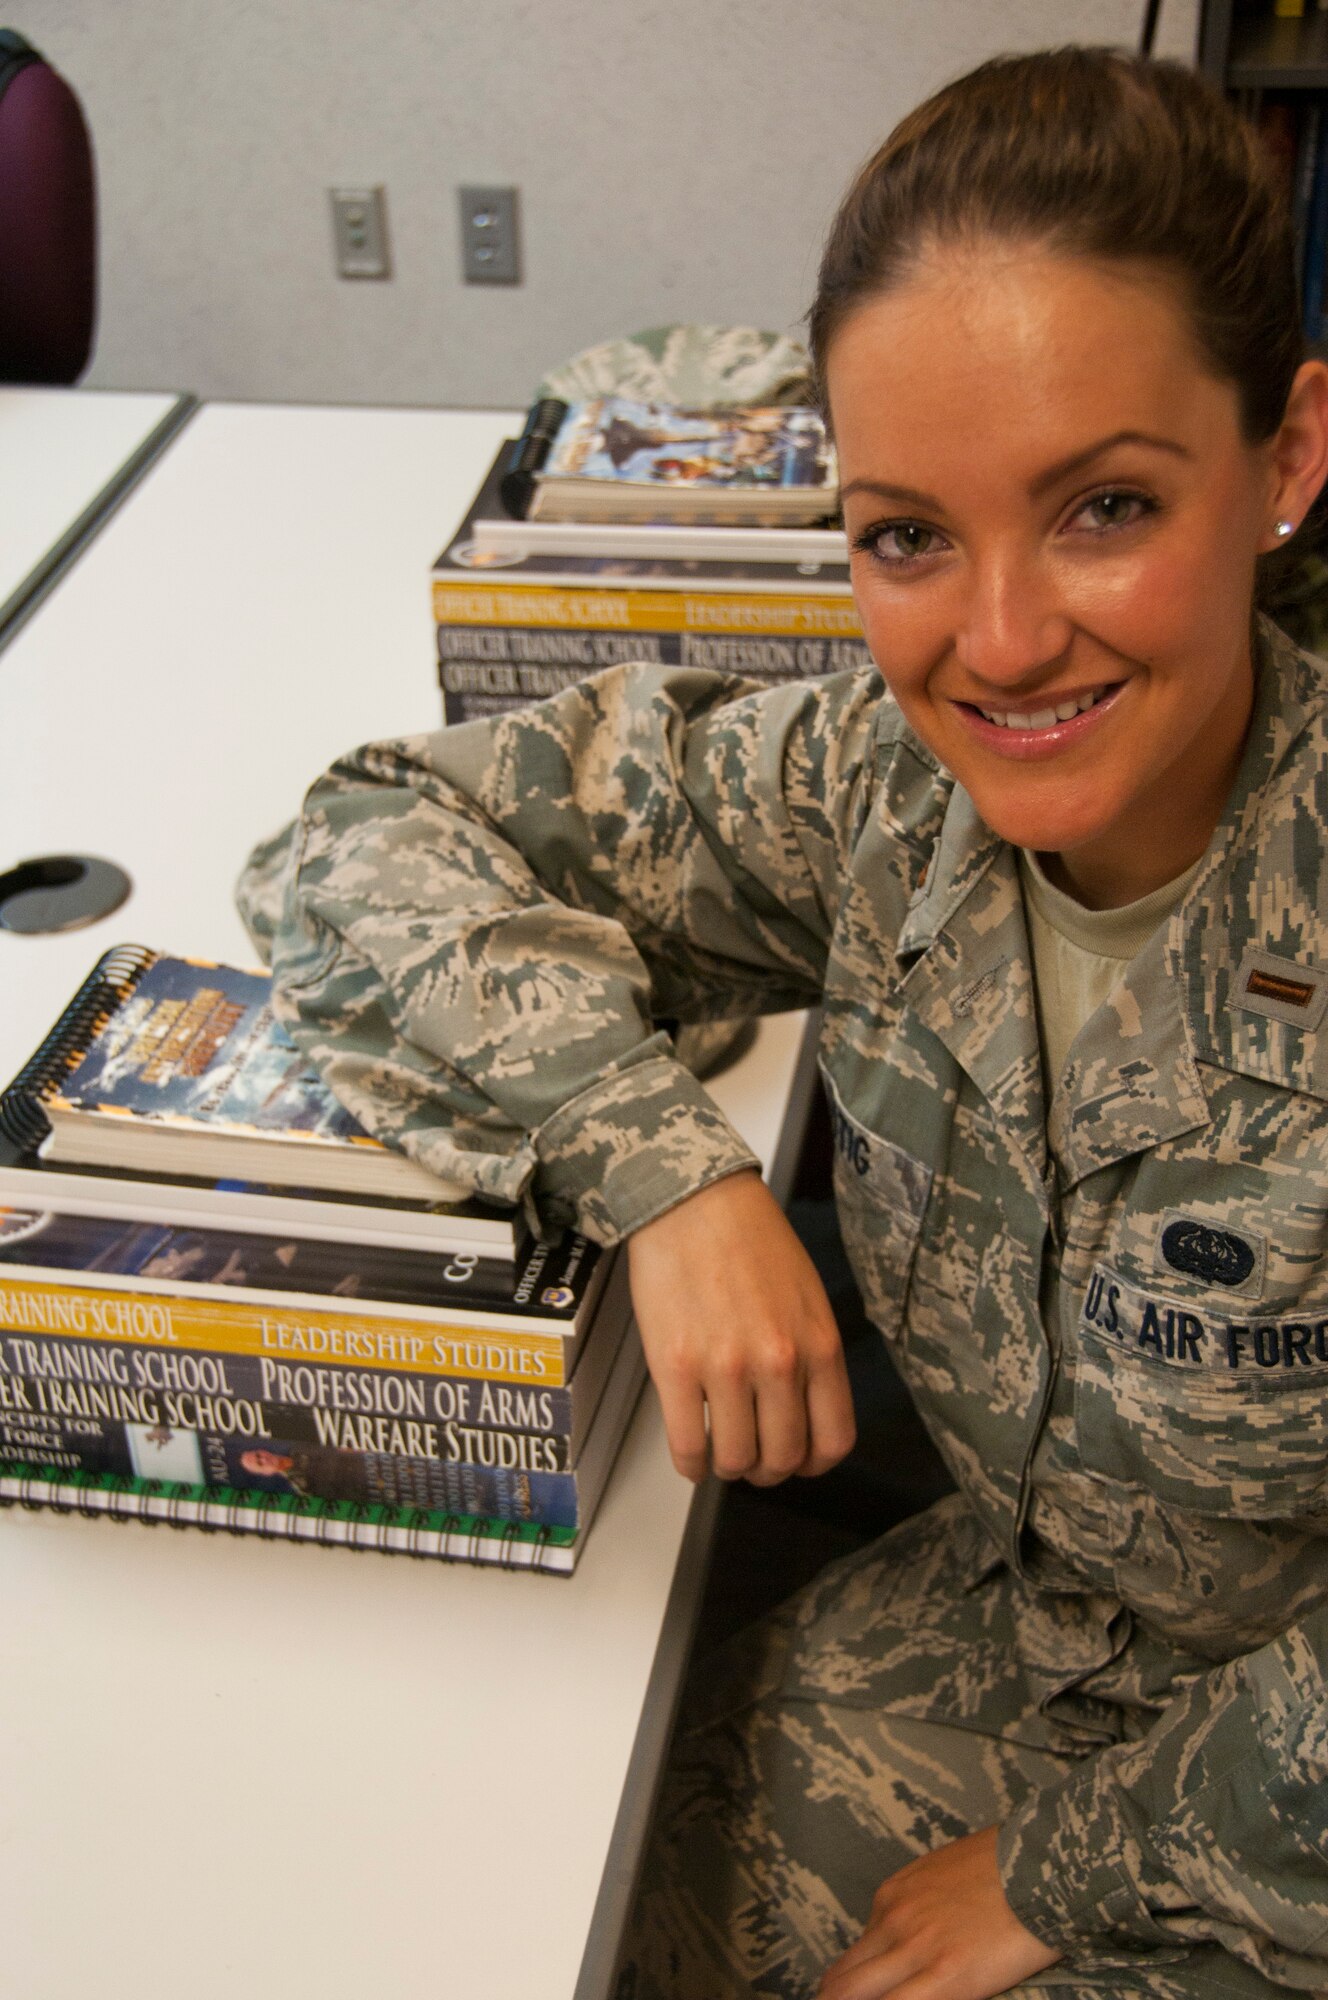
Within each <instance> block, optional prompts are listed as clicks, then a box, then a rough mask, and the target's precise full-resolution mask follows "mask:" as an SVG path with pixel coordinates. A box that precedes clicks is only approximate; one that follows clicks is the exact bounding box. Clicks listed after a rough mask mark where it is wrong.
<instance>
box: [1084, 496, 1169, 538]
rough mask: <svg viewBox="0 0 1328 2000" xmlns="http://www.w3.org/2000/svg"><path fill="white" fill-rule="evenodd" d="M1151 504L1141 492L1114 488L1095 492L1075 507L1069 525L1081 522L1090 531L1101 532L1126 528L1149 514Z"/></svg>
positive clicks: (1151, 509)
mask: <svg viewBox="0 0 1328 2000" xmlns="http://www.w3.org/2000/svg"><path fill="white" fill-rule="evenodd" d="M1152 511H1153V505H1152V502H1151V501H1150V500H1146V499H1145V498H1144V496H1143V494H1142V493H1125V492H1121V491H1119V490H1117V489H1115V488H1112V489H1111V490H1110V491H1108V492H1105V493H1095V494H1094V495H1093V497H1092V499H1091V500H1085V501H1084V503H1083V505H1082V506H1081V507H1079V508H1078V509H1077V511H1076V512H1075V514H1074V516H1073V518H1072V520H1071V524H1070V525H1071V526H1072V527H1073V526H1074V525H1075V523H1081V524H1082V525H1084V526H1085V527H1087V528H1088V529H1089V531H1090V532H1091V533H1095V534H1101V533H1103V532H1104V531H1105V530H1107V529H1110V528H1127V527H1130V526H1132V524H1133V523H1134V522H1135V521H1139V520H1142V519H1143V517H1144V515H1145V514H1151V513H1152Z"/></svg>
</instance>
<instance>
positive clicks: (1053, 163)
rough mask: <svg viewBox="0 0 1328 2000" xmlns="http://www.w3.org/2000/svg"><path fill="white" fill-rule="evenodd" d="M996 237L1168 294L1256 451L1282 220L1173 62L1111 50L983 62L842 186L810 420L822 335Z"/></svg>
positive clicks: (1273, 348) (1288, 348) (1287, 351)
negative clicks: (933, 267)
mask: <svg viewBox="0 0 1328 2000" xmlns="http://www.w3.org/2000/svg"><path fill="white" fill-rule="evenodd" d="M984 237H995V238H997V239H999V240H1001V241H1006V242H1030V243H1036V244H1039V245H1045V246H1047V247H1049V248H1051V249H1054V250H1057V251H1061V252H1064V253H1066V254H1069V255H1077V256H1085V257H1094V258H1107V259H1129V260H1141V261H1147V262H1149V263H1152V264H1154V265H1157V266H1159V267H1161V268H1163V269H1165V270H1166V271H1168V272H1169V273H1171V275H1172V276H1173V278H1174V279H1175V280H1177V281H1178V282H1179V284H1180V286H1181V288H1182V296H1183V297H1184V300H1185V303H1186V305H1187V307H1188V311H1189V315H1190V319H1191V323H1192V326H1193V329H1194V333H1195V336H1196V339H1197V341H1198V345H1199V348H1200V350H1201V352H1202V353H1203V355H1204V356H1205V359H1206V361H1207V363H1208V365H1209V366H1210V367H1211V368H1212V370H1213V372H1214V373H1215V374H1216V375H1217V376H1218V377H1219V378H1220V379H1222V380H1225V381H1229V382H1231V383H1233V384H1234V385H1235V387H1236V389H1237V392H1238V395H1239V400H1240V412H1241V424H1242V428H1243V431H1244V434H1245V437H1246V439H1247V441H1248V442H1250V443H1256V442H1258V441H1260V440H1261V439H1264V438H1267V437H1271V435H1272V434H1273V432H1274V431H1275V430H1276V429H1277V427H1278V425H1279V423H1280V422H1281V419H1282V414H1283V411H1284V410H1285V407H1286V400H1287V396H1288V394H1289V392H1290V389H1291V383H1292V378H1293V377H1294V375H1295V373H1296V370H1297V368H1298V367H1299V366H1300V363H1301V361H1302V360H1303V358H1304V339H1303V335H1302V332H1301V324H1300V309H1299V301H1298V298H1297V294H1296V284H1295V276H1294V255H1293V241H1292V233H1291V224H1290V218H1289V215H1288V212H1287V205H1286V202H1285V199H1284V197H1283V195H1282V192H1281V188H1280V186H1279V184H1278V182H1277V179H1276V175H1275V172H1274V170H1273V168H1272V166H1271V164H1270V163H1269V161H1268V160H1267V159H1266V157H1265V155H1264V153H1263V150H1262V148H1261V146H1260V144H1259V141H1258V138H1257V136H1256V134H1255V133H1254V132H1253V130H1252V129H1251V128H1250V127H1249V126H1248V125H1247V124H1246V123H1245V121H1244V120H1243V119H1241V118H1240V117H1239V116H1238V115H1237V113H1236V112H1235V111H1234V110H1233V109H1232V108H1231V107H1230V106H1229V105H1228V104H1227V103H1226V102H1225V100H1224V99H1223V98H1222V97H1221V96H1220V95H1219V94H1218V93H1217V91H1216V90H1214V89H1212V88H1211V86H1209V85H1208V84H1206V83H1204V82H1203V81H1202V80H1201V79H1200V78H1198V77H1197V76H1195V75H1193V74H1192V72H1191V71H1189V70H1187V69H1185V68H1183V67H1182V66H1181V65H1180V64H1179V63H1171V62H1147V61H1144V60H1142V59H1141V58H1138V57H1133V56H1128V55H1122V54H1119V53H1117V52H1115V51H1114V50H1110V49H1092V48H1065V49H1050V50H1046V51H1043V52H1042V53H1040V54H1035V55H1023V56H999V57H997V58H996V59H995V60H994V61H992V62H988V63H984V64H983V65H982V66H981V68H979V69H975V70H973V71H971V72H970V74H969V75H967V76H965V77H961V78H960V79H959V81H958V82H957V83H952V84H948V85H947V86H946V87H945V88H944V89H943V90H941V91H938V92H937V94H936V95H935V96H934V97H931V98H929V99H928V100H927V102H926V103H925V104H922V105H919V107H918V108H917V110H915V111H912V112H910V113H909V114H908V116H907V117H906V118H905V119H904V120H903V121H902V123H901V124H899V125H898V126H896V128H895V130H894V131H893V132H892V133H891V135H890V137H889V138H888V139H887V140H886V141H885V143H884V145H883V146H881V148H880V150H879V151H878V152H877V153H876V154H874V155H873V157H872V158H871V159H870V160H869V161H868V162H867V164H866V165H865V166H864V167H863V168H862V170H861V172H860V173H859V174H858V176H857V178H856V180H855V181H854V183H853V185H852V187H851V188H850V189H849V191H848V194H847V195H846V196H845V198H844V201H843V203H842V205H841V207H840V210H839V213H838V215H837V217H836V219H835V222H834V224H833V226H832V228H831V231H830V236H829V239H828V241H827V243H826V247H825V252H824V254H823V256H822V260H821V269H820V277H819V281H818V285H817V292H816V299H815V302H814V303H813V305H812V308H811V311H810V313H809V314H808V325H809V332H810V341H811V350H812V364H813V370H814V379H815V382H816V385H817V391H818V395H819V398H820V401H821V404H822V407H825V402H826V397H825V368H826V360H827V356H828V354H829V350H830V347H831V345H832V343H833V341H834V337H835V334H836V333H837V332H838V331H839V329H840V327H841V326H842V325H843V324H844V321H845V320H846V319H847V318H848V317H849V316H850V315H851V314H852V313H853V312H854V311H855V310H856V309H857V307H858V306H860V305H862V304H864V303H865V302H866V301H867V300H868V299H870V298H872V297H875V296H877V295H879V294H880V293H882V292H887V291H889V290H890V289H891V288H892V286H894V285H896V284H898V283H900V282H901V281H902V280H903V279H904V278H906V276H907V274H908V272H909V270H910V268H911V267H912V266H913V265H914V264H915V263H916V262H917V260H918V259H919V258H921V257H923V256H925V255H926V254H927V252H928V251H929V250H931V249H933V248H936V247H939V246H943V245H948V244H952V243H963V242H965V241H976V240H980V239H982V238H984Z"/></svg>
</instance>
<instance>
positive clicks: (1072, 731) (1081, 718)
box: [951, 681, 1126, 763]
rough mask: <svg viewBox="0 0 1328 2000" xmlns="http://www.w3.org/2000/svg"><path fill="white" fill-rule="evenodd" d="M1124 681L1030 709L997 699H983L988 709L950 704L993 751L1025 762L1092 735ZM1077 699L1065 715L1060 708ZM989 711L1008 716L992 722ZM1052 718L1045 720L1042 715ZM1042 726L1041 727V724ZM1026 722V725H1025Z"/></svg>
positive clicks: (969, 730) (970, 731)
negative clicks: (1008, 705)
mask: <svg viewBox="0 0 1328 2000" xmlns="http://www.w3.org/2000/svg"><path fill="white" fill-rule="evenodd" d="M1125 685H1126V683H1125V682H1124V681H1115V682H1111V683H1109V684H1107V685H1104V686H1102V687H1099V688H1095V689H1092V690H1091V691H1089V692H1088V693H1087V694H1086V695H1067V696H1063V697H1062V699H1061V700H1060V701H1059V702H1055V703H1053V702H1050V701H1044V702H1043V704H1042V705H1041V707H1038V708H1033V709H1032V710H1031V713H1030V711H1029V710H1028V709H1014V708H1008V709H1007V708H1003V707H1000V706H998V705H997V704H996V703H995V702H991V703H984V704H983V708H987V709H988V710H989V714H984V713H983V709H982V708H978V707H977V706H976V705H975V704H974V703H972V702H968V701H955V702H952V704H951V706H952V707H953V709H954V712H955V714H956V715H957V716H958V718H959V721H960V723H961V725H962V727H963V728H964V729H965V730H966V731H967V733H968V734H969V735H970V736H971V737H973V738H974V739H975V741H977V742H979V743H980V744H981V745H982V746H983V748H984V749H986V750H991V751H994V752H995V754H996V755H997V756H998V757H1010V758H1014V759H1016V760H1018V761H1019V762H1023V763H1026V762H1027V761H1028V760H1029V759H1030V758H1034V757H1055V756H1056V755H1058V753H1059V752H1060V751H1062V750H1068V749H1070V748H1072V747H1073V746H1075V745H1077V744H1079V743H1082V742H1083V741H1084V739H1085V738H1086V737H1088V736H1091V735H1092V733H1093V731H1094V730H1095V729H1098V728H1100V727H1101V725H1102V723H1103V721H1104V720H1105V719H1106V717H1107V715H1108V714H1110V712H1111V710H1112V709H1113V708H1114V707H1115V706H1116V702H1117V700H1118V698H1119V696H1120V694H1121V692H1122V690H1123V689H1124V687H1125ZM1085 699H1087V700H1088V701H1089V702H1090V706H1089V707H1087V708H1079V707H1078V704H1079V703H1080V702H1081V701H1084V700H1085ZM1071 702H1073V703H1075V707H1076V712H1075V713H1074V714H1072V715H1070V716H1067V717H1062V716H1061V715H1059V714H1058V713H1057V710H1058V709H1064V708H1065V707H1067V706H1068V705H1069V704H1070V703H1071ZM990 715H1000V716H1004V717H1006V718H1007V719H1006V720H1004V721H1000V722H993V721H991V720H990V719H989V717H990ZM1044 715H1050V716H1051V717H1052V718H1053V719H1052V720H1051V721H1050V722H1046V723H1043V720H1042V719H1043V716H1044ZM1039 724H1041V725H1042V726H1041V727H1039V726H1038V725H1039ZM1025 725H1027V726H1025Z"/></svg>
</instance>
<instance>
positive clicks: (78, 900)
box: [0, 854, 133, 937]
mask: <svg viewBox="0 0 1328 2000" xmlns="http://www.w3.org/2000/svg"><path fill="white" fill-rule="evenodd" d="M132 888H133V883H132V882H131V881H130V879H129V877H128V876H127V875H126V874H125V871H124V869H123V868H117V866H116V865H115V863H114V862H113V861H103V860H102V859H101V858H100V857H99V856H97V855H95V854H43V855H39V856H38V857H37V859H36V860H33V861H20V862H19V864H18V866H17V867H16V868H7V869H6V870H5V871H4V873H3V874H0V930H5V931H17V932H21V933H23V934H24V935H26V936H29V937H40V936H43V935H46V934H48V933H50V932H52V931H75V930H80V929H82V927H83V926H84V925H85V924H95V923H96V922H97V921H98V920H99V919H100V918H101V917H107V916H109V915H110V913H111V911H112V910H118V909H119V907H120V905H121V903H123V902H124V901H125V900H126V898H127V897H128V896H129V893H130V891H131V890H132Z"/></svg>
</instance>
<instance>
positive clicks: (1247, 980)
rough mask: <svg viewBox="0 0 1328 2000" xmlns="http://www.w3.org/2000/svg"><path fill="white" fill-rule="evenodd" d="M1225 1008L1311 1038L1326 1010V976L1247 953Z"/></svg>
mask: <svg viewBox="0 0 1328 2000" xmlns="http://www.w3.org/2000/svg"><path fill="white" fill-rule="evenodd" d="M1227 1005H1228V1006H1229V1007H1234V1008H1236V1009H1237V1011H1238V1012H1240V1013H1243V1014H1264V1015H1266V1016H1267V1017H1268V1019H1269V1020H1270V1021H1285V1022H1287V1023H1288V1024H1289V1025H1290V1026H1291V1027H1293V1028H1304V1029H1305V1031H1306V1033H1307V1034H1313V1033H1314V1032H1315V1030H1316V1029H1317V1027H1318V1025H1319V1023H1320V1021H1321V1020H1322V1019H1323V1015H1324V1009H1325V1008H1328V972H1324V971H1322V970H1321V969H1320V968H1319V967H1318V966H1317V965H1300V964H1298V963H1297V961H1296V960H1295V959H1294V958H1275V957H1274V956H1273V954H1272V953H1271V952H1269V951H1253V950H1251V951H1247V952H1246V954H1245V956H1244V958H1242V960H1241V962H1240V968H1239V970H1238V971H1237V973H1236V977H1235V979H1234V981H1233V982H1232V988H1231V998H1230V999H1229V1000H1228V1002H1227Z"/></svg>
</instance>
